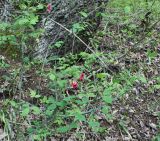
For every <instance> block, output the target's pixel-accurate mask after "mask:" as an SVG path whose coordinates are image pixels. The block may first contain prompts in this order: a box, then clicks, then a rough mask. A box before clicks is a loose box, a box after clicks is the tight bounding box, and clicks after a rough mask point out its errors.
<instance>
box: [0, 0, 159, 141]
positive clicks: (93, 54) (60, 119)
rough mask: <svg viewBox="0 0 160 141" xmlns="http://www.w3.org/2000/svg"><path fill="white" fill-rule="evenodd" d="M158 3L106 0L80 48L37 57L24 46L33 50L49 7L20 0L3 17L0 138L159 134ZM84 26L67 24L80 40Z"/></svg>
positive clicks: (140, 137) (147, 137)
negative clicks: (14, 9) (7, 19)
mask: <svg viewBox="0 0 160 141" xmlns="http://www.w3.org/2000/svg"><path fill="white" fill-rule="evenodd" d="M159 5H160V2H159V1H158V0H155V1H143V0H136V1H134V0H128V1H127V2H124V1H123V0H115V1H110V2H109V3H108V6H107V7H106V11H105V12H103V13H97V15H98V16H99V15H100V16H101V17H102V18H103V21H102V23H101V24H100V26H99V27H98V30H97V31H96V33H93V35H92V36H91V38H90V39H89V41H90V43H89V45H86V44H84V43H83V44H84V45H85V46H86V50H85V51H80V52H79V53H76V54H73V53H69V54H66V55H65V56H63V57H62V56H54V55H52V56H49V57H46V58H43V59H37V58H33V56H30V54H28V52H26V51H28V50H29V51H30V52H32V49H35V48H36V46H37V44H36V43H37V42H38V40H39V39H40V36H41V35H42V34H43V33H44V32H45V31H44V30H42V29H39V28H37V23H38V21H39V15H38V11H43V10H45V8H47V6H46V5H45V4H44V2H42V1H33V3H32V2H28V4H27V2H26V1H24V2H23V1H22V2H21V3H20V4H19V6H18V8H19V11H21V12H22V14H21V15H19V16H17V15H16V16H15V17H16V18H15V19H14V21H13V23H5V22H3V23H0V31H1V33H0V35H1V36H0V51H1V52H2V53H0V55H1V56H0V68H1V69H0V76H1V78H0V84H1V85H0V86H1V87H0V99H1V101H0V107H1V109H0V129H1V130H2V131H3V136H4V138H3V139H6V140H7V139H8V140H59V139H66V140H67V139H68V140H69V139H70V140H89V139H90V140H107V139H108V140H109V139H112V140H113V139H114V140H133V139H136V140H159V139H160V132H159V130H160V112H159V110H160V109H159V108H160V107H159V102H160V98H159V97H160V75H159V74H160V66H159V63H160V44H159V42H160V34H159V13H160V11H159ZM16 6H17V4H16ZM80 16H82V18H84V17H87V16H88V13H87V12H85V11H82V12H81V13H80ZM60 25H61V24H60ZM87 27H88V23H85V22H83V23H75V24H73V26H71V29H67V30H69V31H72V32H73V33H74V34H73V35H76V38H77V37H78V38H77V39H78V40H79V36H82V35H81V34H82V33H83V34H85V31H86V30H88V29H87ZM81 31H83V32H81ZM87 33H88V32H87ZM87 33H86V34H87ZM90 34H91V33H90ZM80 41H81V40H80ZM28 42H29V43H33V44H29V45H28ZM81 42H83V41H81ZM63 44H64V42H63V41H57V42H56V43H55V44H54V45H53V46H52V47H51V48H63ZM90 46H91V47H90ZM17 58H18V59H17Z"/></svg>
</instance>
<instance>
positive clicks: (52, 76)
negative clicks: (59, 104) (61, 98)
mask: <svg viewBox="0 0 160 141" xmlns="http://www.w3.org/2000/svg"><path fill="white" fill-rule="evenodd" d="M49 79H50V80H52V81H54V80H55V79H56V76H55V75H54V74H53V73H50V74H49Z"/></svg>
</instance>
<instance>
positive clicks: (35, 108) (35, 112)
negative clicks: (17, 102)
mask: <svg viewBox="0 0 160 141" xmlns="http://www.w3.org/2000/svg"><path fill="white" fill-rule="evenodd" d="M31 109H32V110H33V114H35V115H39V114H40V113H41V110H40V108H39V107H37V106H32V108H31Z"/></svg>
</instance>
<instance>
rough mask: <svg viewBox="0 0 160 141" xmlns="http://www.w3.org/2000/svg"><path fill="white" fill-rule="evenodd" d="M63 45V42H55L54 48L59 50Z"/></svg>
mask: <svg viewBox="0 0 160 141" xmlns="http://www.w3.org/2000/svg"><path fill="white" fill-rule="evenodd" d="M63 44H64V42H63V41H57V42H56V43H55V44H54V47H56V48H60V47H62V46H63Z"/></svg>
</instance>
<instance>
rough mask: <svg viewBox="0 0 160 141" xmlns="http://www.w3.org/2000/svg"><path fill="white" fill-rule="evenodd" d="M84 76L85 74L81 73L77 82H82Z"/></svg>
mask: <svg viewBox="0 0 160 141" xmlns="http://www.w3.org/2000/svg"><path fill="white" fill-rule="evenodd" d="M84 75H85V74H84V73H83V72H82V73H81V75H80V77H79V80H80V81H83V80H84Z"/></svg>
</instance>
